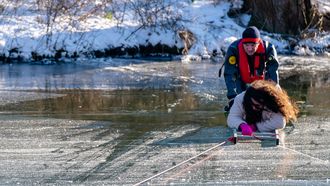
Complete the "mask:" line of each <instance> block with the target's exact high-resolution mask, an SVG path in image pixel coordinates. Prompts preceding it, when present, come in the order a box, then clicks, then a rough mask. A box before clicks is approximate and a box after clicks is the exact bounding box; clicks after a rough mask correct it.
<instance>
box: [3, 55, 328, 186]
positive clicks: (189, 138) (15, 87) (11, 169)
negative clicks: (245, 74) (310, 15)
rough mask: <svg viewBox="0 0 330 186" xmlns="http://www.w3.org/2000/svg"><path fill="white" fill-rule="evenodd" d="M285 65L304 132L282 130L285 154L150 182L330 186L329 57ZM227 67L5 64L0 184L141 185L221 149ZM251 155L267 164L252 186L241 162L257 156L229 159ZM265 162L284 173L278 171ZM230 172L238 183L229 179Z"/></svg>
mask: <svg viewBox="0 0 330 186" xmlns="http://www.w3.org/2000/svg"><path fill="white" fill-rule="evenodd" d="M280 59H281V68H280V77H281V78H280V79H281V80H280V83H281V86H282V87H283V88H284V89H286V90H287V91H288V92H289V95H290V96H292V97H293V98H294V99H295V100H296V101H299V104H300V105H301V111H302V112H301V116H300V119H299V122H298V124H297V125H296V126H295V125H294V127H293V126H289V127H288V129H287V131H285V134H286V135H287V138H286V141H285V140H283V139H282V147H283V148H273V147H272V148H266V149H265V148H261V147H259V146H257V145H256V143H253V144H251V145H250V144H248V145H247V144H244V145H245V146H244V147H240V145H242V144H239V145H236V146H228V147H225V150H223V149H221V150H219V151H220V152H217V153H221V151H225V152H222V153H221V154H216V155H214V154H213V155H212V154H211V155H209V159H202V160H201V159H199V160H196V161H198V162H199V163H200V165H198V166H197V169H198V171H196V170H195V171H196V172H191V171H192V170H194V168H196V166H195V165H193V166H192V168H191V167H190V168H189V166H188V167H187V166H184V168H185V169H187V170H186V171H183V170H184V169H183V170H181V171H180V170H173V172H172V174H170V176H164V177H162V178H157V179H154V180H152V181H153V182H151V183H153V184H156V185H157V184H158V185H159V184H160V185H167V184H171V183H172V184H184V183H186V184H191V185H194V184H210V185H212V184H224V185H226V184H232V183H235V182H237V183H238V184H240V183H241V184H248V185H251V184H255V185H258V183H269V184H272V183H277V184H278V183H279V182H280V183H281V185H282V184H288V185H290V184H293V185H295V184H297V185H299V184H301V183H304V184H305V183H316V184H327V183H328V184H329V181H328V179H330V169H329V161H330V158H329V157H330V150H329V149H330V148H329V146H330V145H329V142H328V141H329V139H330V138H329V137H328V135H326V134H328V132H330V128H329V117H328V114H329V113H330V112H329V111H330V99H329V94H330V80H329V73H328V72H329V70H330V68H329V67H330V64H329V63H330V61H329V58H327V57H323V58H299V57H292V56H291V57H290V56H282V57H281V58H280ZM319 64H321V65H319ZM220 66H221V64H219V63H213V62H210V61H204V62H194V63H181V62H179V61H147V60H128V59H126V60H124V59H98V60H93V61H79V62H73V63H72V62H70V63H57V64H56V63H50V64H2V65H1V68H0V95H1V97H0V113H1V114H0V119H1V123H0V127H1V128H0V131H1V132H0V139H1V140H0V141H1V142H0V145H1V151H0V164H1V165H2V170H1V171H0V175H1V176H0V182H1V183H5V184H7V185H12V184H18V183H19V184H23V185H31V184H42V185H47V184H50V185H54V184H59V185H61V184H65V185H71V184H74V185H75V184H77V185H80V184H82V185H104V184H105V185H132V184H134V183H137V182H139V181H141V180H143V179H145V178H147V177H150V176H152V175H155V174H157V173H158V172H160V171H162V170H164V169H165V168H168V167H170V166H173V165H175V164H176V163H178V162H180V161H182V160H184V159H188V158H189V157H192V156H193V155H196V153H198V152H201V151H202V150H205V149H207V148H208V147H210V146H212V145H214V144H216V143H218V142H220V141H224V140H225V139H226V138H227V137H228V136H227V133H226V120H225V117H224V113H223V109H222V108H223V107H224V105H225V104H226V101H227V100H226V96H225V94H226V90H225V84H224V80H223V78H221V79H219V78H218V69H219V68H220ZM313 122H316V123H317V126H316V127H312V126H310V124H311V123H313ZM299 124H300V125H299ZM300 127H302V128H303V129H304V130H303V131H301V128H300ZM307 132H308V133H307ZM309 132H310V133H309ZM305 133H306V134H305ZM300 134H304V135H300ZM314 135H315V136H317V137H315V136H314ZM304 136H305V137H304ZM325 141H327V142H325ZM305 142H306V143H305ZM247 146H248V147H247ZM284 147H290V149H291V150H294V151H297V153H293V152H294V151H290V150H285V149H284ZM325 149H327V150H325ZM242 151H245V152H246V153H243V154H245V155H246V156H247V155H250V156H251V157H250V158H252V159H257V160H258V161H253V163H252V164H253V165H254V167H255V168H258V169H256V170H254V174H253V175H252V176H251V177H249V178H246V174H248V173H247V172H246V171H244V170H246V169H248V167H249V166H247V162H245V161H243V160H244V159H249V158H246V157H244V156H243V155H235V157H233V158H234V159H230V158H229V159H228V157H230V156H229V154H230V153H236V152H242ZM289 151H290V152H291V154H290V153H289V154H286V153H288V152H289ZM256 152H259V154H255V153H256ZM314 152H318V155H315V154H314ZM273 153H275V154H278V156H277V155H275V156H274V155H271V154H273ZM299 153H302V155H301V154H300V155H299ZM226 154H227V155H226ZM241 156H243V157H241ZM219 157H222V158H220V159H219ZM283 157H285V158H284V159H283ZM288 158H289V159H288ZM268 159H272V160H274V161H279V162H280V165H274V164H272V165H271V166H270V167H269V163H270V162H268ZM263 160H264V161H263ZM247 161H248V160H247ZM267 162H268V163H267ZM231 163H235V164H237V165H236V166H234V169H235V170H236V171H237V172H236V173H237V174H225V173H224V172H228V171H229V170H231V169H232V168H233V167H231V165H229V164H231ZM222 165H223V166H222ZM320 165H323V166H320ZM290 166H293V167H294V168H295V170H293V169H292V171H291V172H290V170H291V169H290V170H287V169H288V167H290ZM308 167H310V168H308ZM250 168H251V167H250ZM179 169H180V168H179ZM206 170H209V173H206V172H203V171H206ZM182 171H183V172H182ZM283 171H284V172H283ZM258 172H260V174H258ZM266 173H267V174H266ZM268 173H269V174H268ZM265 174H266V175H265ZM273 174H276V175H273ZM248 175H249V174H248ZM292 180H293V182H292ZM239 181H242V182H239ZM304 181H305V182H304Z"/></svg>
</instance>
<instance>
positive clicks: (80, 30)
mask: <svg viewBox="0 0 330 186" xmlns="http://www.w3.org/2000/svg"><path fill="white" fill-rule="evenodd" d="M135 1H136V0H135ZM17 2H18V1H17ZM17 2H16V3H17ZM164 2H168V3H169V4H170V6H171V10H172V11H173V12H174V13H175V14H177V16H180V17H181V18H182V20H185V21H182V22H180V24H181V27H182V29H189V30H190V31H191V32H192V33H193V34H194V36H195V37H196V42H195V43H194V45H193V46H192V48H191V49H190V50H189V55H188V56H185V57H184V58H183V60H188V61H189V60H200V59H203V58H210V56H211V55H212V52H213V51H215V50H216V51H217V52H218V54H219V55H222V51H226V49H227V47H228V45H229V44H230V43H231V42H232V41H234V40H236V39H238V38H240V37H241V33H242V32H243V30H244V27H245V26H246V25H247V23H248V21H249V19H250V16H249V15H246V14H243V15H241V16H240V17H239V18H235V19H232V18H229V17H228V16H227V12H228V10H229V9H230V7H231V6H233V7H240V6H242V1H241V0H232V1H219V4H215V3H214V2H215V0H204V1H197V0H195V1H193V3H191V1H173V0H172V1H171V0H165V1H164ZM14 3H15V2H13V1H9V0H3V4H5V5H6V6H3V5H2V6H0V9H1V8H3V11H0V55H5V56H6V57H8V56H12V57H15V56H20V57H23V58H25V59H30V58H31V57H32V53H37V54H39V55H45V56H47V55H48V56H54V54H55V53H56V51H57V50H61V49H63V50H64V51H65V52H63V55H65V54H67V55H69V56H70V55H73V54H74V53H78V54H79V55H81V54H82V53H84V52H85V53H86V52H89V51H93V50H101V51H102V50H104V49H109V48H111V47H129V46H130V47H134V46H138V45H146V44H148V43H151V44H153V45H156V44H158V43H161V44H166V45H169V46H178V47H183V43H182V40H181V39H180V38H179V36H178V34H177V33H175V32H174V31H173V30H170V29H163V28H160V27H156V28H142V29H139V27H140V25H139V23H138V22H137V18H136V15H135V14H134V13H133V12H132V11H128V10H127V11H126V12H125V13H126V14H125V19H124V20H123V22H122V23H121V24H120V25H118V24H117V22H115V21H114V20H113V19H109V18H106V17H105V16H104V15H102V14H100V15H98V14H95V15H93V16H91V17H88V18H87V19H86V20H84V21H79V16H80V14H77V16H70V17H68V16H64V15H60V16H58V17H57V18H56V20H55V24H52V26H51V27H50V28H48V32H47V26H46V23H47V15H46V14H45V13H42V12H40V11H37V6H36V0H24V1H20V2H18V3H19V4H20V6H17V4H16V5H15V7H16V8H15V7H14ZM317 3H318V4H319V5H320V7H322V8H321V9H322V12H330V3H329V2H328V0H317ZM132 33H134V34H132ZM261 33H262V37H263V39H264V40H268V41H270V42H272V43H273V44H274V45H275V46H276V48H277V50H278V52H279V53H281V52H286V51H287V48H288V45H289V43H288V41H286V40H283V39H282V38H281V37H280V35H276V34H270V33H267V32H263V31H262V32H261ZM329 43H330V34H329V33H323V34H321V35H320V36H318V37H317V38H313V39H306V40H303V41H299V43H298V46H302V47H297V48H296V54H299V55H307V54H308V55H314V53H315V52H313V51H310V49H311V48H320V49H322V48H326V47H327V46H329ZM13 49H17V50H18V51H20V53H18V54H17V53H15V52H10V51H12V50H13ZM307 49H308V50H307ZM66 52H67V53H66Z"/></svg>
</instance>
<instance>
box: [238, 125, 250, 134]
mask: <svg viewBox="0 0 330 186" xmlns="http://www.w3.org/2000/svg"><path fill="white" fill-rule="evenodd" d="M239 128H240V129H241V130H242V134H243V135H247V136H252V133H253V130H252V128H251V127H250V125H248V124H247V123H242V124H240V125H239Z"/></svg>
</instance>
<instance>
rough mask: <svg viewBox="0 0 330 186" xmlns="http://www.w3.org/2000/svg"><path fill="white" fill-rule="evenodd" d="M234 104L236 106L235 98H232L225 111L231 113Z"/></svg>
mask: <svg viewBox="0 0 330 186" xmlns="http://www.w3.org/2000/svg"><path fill="white" fill-rule="evenodd" d="M233 104H234V98H232V99H230V100H229V101H228V104H227V105H226V106H225V108H224V110H225V111H226V112H229V110H230V108H231V106H233Z"/></svg>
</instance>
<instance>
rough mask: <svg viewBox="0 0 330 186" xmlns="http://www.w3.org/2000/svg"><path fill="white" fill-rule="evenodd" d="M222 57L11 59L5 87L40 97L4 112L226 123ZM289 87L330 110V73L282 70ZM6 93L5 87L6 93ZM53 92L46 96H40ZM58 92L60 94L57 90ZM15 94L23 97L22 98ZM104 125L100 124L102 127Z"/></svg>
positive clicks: (142, 124)
mask: <svg viewBox="0 0 330 186" xmlns="http://www.w3.org/2000/svg"><path fill="white" fill-rule="evenodd" d="M219 67H220V64H217V63H212V62H199V63H192V64H184V63H181V62H177V61H170V62H164V61H163V62H150V61H138V60H136V61H133V60H119V59H118V60H103V61H101V60H100V61H94V62H93V61H90V62H81V63H62V64H48V65H43V64H3V65H1V68H0V76H1V81H0V90H1V91H2V92H6V93H7V94H8V92H15V93H16V94H17V92H18V97H24V95H25V94H27V93H33V94H35V95H36V98H35V99H28V100H24V99H23V100H20V101H12V102H9V103H2V104H1V105H0V112H1V113H2V115H13V116H15V115H19V116H34V117H49V118H62V119H79V120H80V119H83V120H102V121H110V122H112V123H113V124H114V125H113V126H116V127H117V128H121V129H130V130H131V131H134V130H135V132H138V133H139V132H142V133H144V132H147V131H152V130H163V129H166V128H170V127H171V126H177V125H187V124H189V125H199V126H203V127H207V126H219V125H223V126H225V125H226V121H225V117H224V114H223V107H224V106H225V104H226V97H225V93H226V90H225V85H224V81H223V78H221V79H219V78H218V77H217V75H218V69H219ZM282 75H283V78H282V79H281V86H282V87H283V88H284V89H286V90H287V91H288V93H289V95H290V96H291V97H292V98H293V99H295V100H296V101H299V104H300V106H301V115H316V116H322V115H327V114H328V113H329V111H330V101H329V100H330V99H329V93H330V83H329V82H330V81H329V74H328V73H327V72H312V73H310V72H308V71H307V72H301V73H299V72H298V73H297V72H295V73H292V72H290V71H281V76H282ZM1 94H3V93H1V92H0V95H1ZM41 94H42V95H48V96H46V98H38V95H41ZM53 95H57V96H53ZM14 100H15V99H14ZM95 127H97V126H95Z"/></svg>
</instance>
